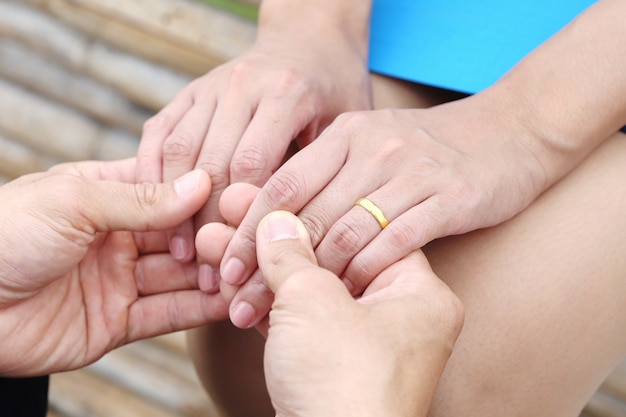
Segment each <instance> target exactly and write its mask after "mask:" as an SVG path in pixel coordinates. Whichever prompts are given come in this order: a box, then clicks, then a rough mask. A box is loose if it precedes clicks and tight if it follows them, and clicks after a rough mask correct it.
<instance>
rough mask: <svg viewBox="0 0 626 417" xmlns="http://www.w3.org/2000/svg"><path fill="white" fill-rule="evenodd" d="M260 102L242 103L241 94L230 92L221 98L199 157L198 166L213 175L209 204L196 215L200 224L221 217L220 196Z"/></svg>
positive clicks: (228, 179)
mask: <svg viewBox="0 0 626 417" xmlns="http://www.w3.org/2000/svg"><path fill="white" fill-rule="evenodd" d="M255 109H256V104H254V103H252V104H250V103H248V104H242V102H241V96H237V95H236V94H233V93H232V92H231V94H228V95H226V96H224V97H222V99H221V100H220V102H219V103H218V105H217V107H216V109H215V112H214V114H213V119H212V120H211V125H210V126H209V130H208V132H207V135H206V137H205V139H204V142H203V143H202V147H201V148H200V154H199V155H198V159H197V160H196V165H195V167H196V168H201V169H204V170H205V171H206V172H208V173H209V175H210V177H211V184H212V192H211V197H210V198H209V200H208V201H207V204H206V206H205V207H204V208H203V209H202V211H201V212H199V213H198V215H197V216H196V222H197V223H198V225H200V226H201V225H203V224H205V223H210V222H214V221H221V220H222V218H221V216H220V213H219V198H220V196H221V194H222V192H223V191H224V189H225V188H226V187H227V186H228V185H229V184H230V182H231V180H230V162H231V160H232V156H233V153H234V152H235V149H236V148H237V145H238V143H239V141H240V139H241V136H242V135H243V133H244V131H245V129H246V126H247V125H248V123H250V120H251V118H252V117H253V114H254V111H255Z"/></svg>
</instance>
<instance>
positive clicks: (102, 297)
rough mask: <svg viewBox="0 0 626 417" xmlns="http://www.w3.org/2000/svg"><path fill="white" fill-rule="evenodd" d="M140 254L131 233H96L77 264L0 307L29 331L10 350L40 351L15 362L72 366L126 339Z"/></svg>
mask: <svg viewBox="0 0 626 417" xmlns="http://www.w3.org/2000/svg"><path fill="white" fill-rule="evenodd" d="M77 255H78V251H77V252H76V253H75V254H74V256H77ZM140 259H142V256H141V255H140V253H139V249H138V247H137V245H136V243H135V239H134V238H133V235H132V233H131V232H110V233H106V234H99V235H98V236H97V237H96V238H95V240H94V241H93V243H92V244H91V245H89V246H88V247H87V248H85V250H84V254H83V256H82V260H81V261H80V262H79V263H78V265H77V266H75V267H74V268H72V269H71V270H69V271H67V272H66V273H65V274H63V275H62V277H60V278H59V279H57V280H54V281H52V282H51V283H50V284H48V285H47V286H45V287H44V288H42V289H41V290H40V291H39V292H37V294H36V295H34V296H33V297H31V298H28V299H26V300H25V301H24V302H22V303H19V304H17V305H15V306H14V307H12V308H9V309H7V310H5V311H3V312H2V315H3V316H6V317H8V319H9V320H10V318H11V317H14V318H15V320H16V321H17V320H19V322H16V323H14V325H15V326H16V328H17V329H19V330H20V331H21V332H24V333H23V334H22V336H28V337H22V338H20V339H21V344H22V346H19V347H18V349H16V350H15V351H16V352H24V353H27V352H29V351H30V350H31V349H32V348H33V347H34V346H35V347H37V349H36V351H38V352H40V353H41V355H38V356H37V357H32V356H31V355H30V353H29V354H28V356H29V357H28V358H26V357H25V358H19V357H18V358H16V363H21V362H23V361H24V362H31V364H30V366H29V369H31V370H35V369H39V370H41V372H49V370H50V369H61V368H62V369H68V368H69V369H72V368H77V367H80V366H82V365H85V364H88V363H90V362H93V361H94V360H96V359H98V358H99V357H100V356H102V355H103V354H104V353H106V352H108V351H109V350H111V349H112V348H114V347H117V346H120V345H123V344H124V343H126V342H127V341H129V338H132V337H133V335H132V334H129V331H130V330H132V329H131V324H132V317H131V316H132V315H135V314H137V313H138V312H137V305H136V303H137V301H138V300H139V298H138V296H139V295H141V294H140V291H139V288H138V285H137V284H138V283H137V279H136V276H137V275H136V272H137V266H138V264H139V261H140ZM67 261H68V262H67V263H66V264H68V265H69V264H72V262H71V260H69V259H68V260H67ZM76 261H78V259H77V260H76ZM62 263H65V262H62ZM73 264H74V265H76V262H74V263H73ZM42 272H43V271H42ZM33 312H37V314H32V313H33ZM2 321H3V323H6V322H7V321H6V320H5V319H3V320H2ZM39 356H40V357H39Z"/></svg>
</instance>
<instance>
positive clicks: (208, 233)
mask: <svg viewBox="0 0 626 417" xmlns="http://www.w3.org/2000/svg"><path fill="white" fill-rule="evenodd" d="M258 190H259V189H258V187H256V186H254V185H251V184H245V183H237V184H233V185H231V186H229V187H228V188H226V190H224V193H223V194H222V197H221V198H220V212H221V213H222V215H223V216H224V218H225V220H226V222H227V223H228V225H227V224H224V223H221V222H215V223H207V224H205V225H204V226H202V227H201V228H200V229H199V230H198V233H197V234H196V239H195V245H196V252H197V255H198V256H197V258H198V259H197V260H198V265H199V273H198V274H199V276H198V283H199V285H200V288H201V289H202V290H203V291H207V292H216V291H219V289H220V281H221V277H220V272H219V264H220V261H221V259H222V257H223V256H224V251H225V250H226V246H227V245H228V242H230V239H231V238H232V236H233V234H234V233H235V229H234V228H233V227H232V226H229V225H234V226H237V225H239V223H240V222H241V219H242V218H243V216H244V215H245V213H246V211H247V210H248V208H249V207H250V204H251V203H252V200H253V199H254V197H255V196H256V194H257V193H258ZM228 292H229V293H230V292H232V291H228ZM235 292H236V290H235ZM230 299H232V297H230V298H227V300H229V301H230Z"/></svg>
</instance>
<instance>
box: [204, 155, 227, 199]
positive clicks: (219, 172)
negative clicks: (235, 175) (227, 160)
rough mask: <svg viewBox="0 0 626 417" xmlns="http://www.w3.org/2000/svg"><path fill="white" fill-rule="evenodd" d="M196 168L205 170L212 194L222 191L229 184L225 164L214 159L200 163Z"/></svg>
mask: <svg viewBox="0 0 626 417" xmlns="http://www.w3.org/2000/svg"><path fill="white" fill-rule="evenodd" d="M198 168H201V169H203V170H205V171H206V172H207V173H208V174H209V177H211V189H212V190H213V191H212V192H215V191H222V190H224V188H226V187H227V186H228V184H230V175H229V172H228V167H227V165H226V164H224V163H222V162H220V161H218V160H217V158H216V159H213V160H209V161H202V162H200V163H199V164H198Z"/></svg>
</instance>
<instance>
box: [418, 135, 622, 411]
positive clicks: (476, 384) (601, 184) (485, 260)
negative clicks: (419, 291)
mask: <svg viewBox="0 0 626 417" xmlns="http://www.w3.org/2000/svg"><path fill="white" fill-rule="evenodd" d="M625 176H626V135H624V134H616V135H615V137H614V138H612V139H611V140H610V141H608V142H607V143H605V144H604V145H603V146H601V147H600V148H598V149H597V150H596V151H595V152H594V153H593V154H592V155H591V156H590V157H589V158H588V159H587V160H586V161H585V162H584V163H583V164H582V165H581V166H580V167H579V168H577V169H576V170H575V171H574V172H573V173H571V174H570V175H569V176H568V177H566V178H565V179H564V180H563V181H561V182H560V183H559V184H557V185H555V186H554V187H553V188H552V189H550V190H548V191H547V192H546V193H545V194H544V195H542V196H541V197H540V198H539V199H538V200H537V201H536V202H535V203H534V204H533V205H532V206H531V207H529V208H528V209H527V210H526V211H524V212H523V213H521V214H520V215H518V216H517V217H516V218H514V219H513V220H511V221H509V222H507V223H505V224H503V225H500V226H498V227H495V228H492V229H488V230H483V231H477V232H474V233H470V234H468V235H464V236H459V237H451V238H446V239H441V240H439V241H436V242H433V243H432V244H430V245H429V246H428V247H427V248H425V252H426V255H427V256H428V258H429V260H430V261H431V263H432V266H433V268H434V270H435V272H436V273H437V274H439V276H440V277H442V279H444V280H445V281H446V282H447V283H448V284H449V285H450V286H451V288H452V290H453V291H454V292H455V293H456V294H457V295H458V296H459V297H460V298H461V300H462V301H463V303H464V304H465V308H466V324H465V327H464V329H463V332H462V334H461V337H460V339H459V341H458V344H457V346H456V348H455V351H454V353H453V355H452V357H451V359H450V362H449V363H448V366H447V368H446V371H445V372H444V376H443V378H442V380H441V382H440V385H439V389H438V393H437V395H436V398H435V400H434V403H433V408H432V412H431V415H432V416H437V417H439V416H458V415H463V416H470V417H471V416H481V417H482V416H491V415H493V416H504V415H506V416H535V417H541V416H546V417H547V416H550V417H559V416H564V417H565V416H570V417H574V416H577V415H578V414H579V413H580V411H581V409H582V407H583V406H584V405H585V403H586V401H587V400H588V399H589V397H590V396H591V395H592V394H593V392H594V391H595V390H596V389H597V387H598V386H599V385H600V383H601V382H602V381H603V380H604V378H605V377H606V376H607V374H608V373H609V372H610V370H611V369H612V368H613V367H614V366H615V365H616V364H617V363H618V362H619V360H620V359H621V358H622V357H623V356H624V354H625V353H626V332H624V328H625V326H626V257H625V256H624V253H626V217H625V216H624V213H625V212H626V186H624V180H623V179H624V178H625Z"/></svg>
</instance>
